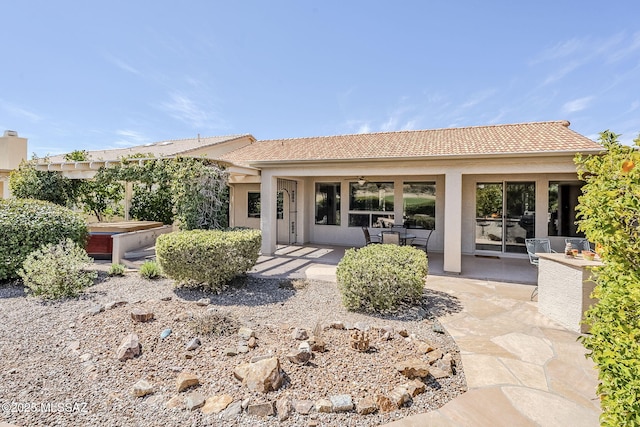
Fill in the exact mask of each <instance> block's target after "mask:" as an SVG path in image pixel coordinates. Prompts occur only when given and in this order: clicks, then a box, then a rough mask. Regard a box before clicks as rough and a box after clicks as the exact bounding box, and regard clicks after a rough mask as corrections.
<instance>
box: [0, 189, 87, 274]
mask: <svg viewBox="0 0 640 427" xmlns="http://www.w3.org/2000/svg"><path fill="white" fill-rule="evenodd" d="M0 236H2V239H0V280H6V279H17V278H18V277H19V276H18V270H19V269H20V268H21V267H22V263H23V262H24V260H25V259H26V258H27V255H29V254H30V253H31V252H33V251H35V250H37V249H40V247H42V246H43V245H46V244H49V243H51V244H57V243H59V242H61V241H63V240H65V239H67V238H69V239H71V240H73V241H74V242H75V243H77V244H78V245H80V246H81V247H84V245H85V243H86V240H87V225H86V223H85V221H84V218H83V217H82V216H81V215H80V214H77V213H75V212H73V211H72V210H71V209H68V208H65V207H63V206H58V205H55V204H53V203H50V202H45V201H42V200H34V199H8V200H0Z"/></svg>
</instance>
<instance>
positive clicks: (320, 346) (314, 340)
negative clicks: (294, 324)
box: [307, 335, 327, 353]
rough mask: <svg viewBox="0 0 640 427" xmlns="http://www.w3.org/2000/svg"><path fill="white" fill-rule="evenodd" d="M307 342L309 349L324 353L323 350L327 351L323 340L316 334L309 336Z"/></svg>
mask: <svg viewBox="0 0 640 427" xmlns="http://www.w3.org/2000/svg"><path fill="white" fill-rule="evenodd" d="M307 343H308V344H309V346H310V347H311V349H310V350H311V351H316V352H318V353H324V352H325V351H327V348H326V345H325V343H324V341H323V340H322V339H321V338H320V337H318V336H316V335H313V336H311V338H309V341H307Z"/></svg>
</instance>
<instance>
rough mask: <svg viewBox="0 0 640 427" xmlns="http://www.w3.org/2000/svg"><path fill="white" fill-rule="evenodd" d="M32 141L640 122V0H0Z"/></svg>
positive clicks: (3, 40) (20, 112) (10, 107)
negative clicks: (550, 123)
mask: <svg viewBox="0 0 640 427" xmlns="http://www.w3.org/2000/svg"><path fill="white" fill-rule="evenodd" d="M0 16H2V21H1V23H0V47H1V50H0V52H1V54H2V60H1V61H0V132H1V131H3V130H5V129H11V130H15V131H18V133H19V135H20V136H23V137H26V138H28V139H29V153H30V154H29V155H30V156H31V153H36V154H37V155H38V156H41V157H42V156H44V155H46V154H58V153H61V152H69V151H72V150H75V149H87V150H92V149H104V148H119V147H124V146H129V145H139V144H145V143H149V142H156V141H162V140H167V139H182V138H192V137H196V135H198V134H200V135H201V136H219V135H231V134H245V133H250V134H252V135H254V136H255V137H256V138H257V139H274V138H293V137H303V136H321V135H335V134H346V133H359V132H379V131H393V130H404V129H433V128H443V127H459V126H476V125H490V124H502V123H522V122H528V121H546V120H569V121H570V122H571V128H572V129H574V130H576V131H577V132H579V133H581V134H583V135H586V136H588V137H590V138H593V139H596V138H597V136H598V133H599V132H601V131H603V130H606V129H610V130H612V131H614V132H616V133H621V134H623V137H622V139H623V141H625V142H628V143H631V140H633V139H634V138H635V137H636V136H638V133H640V2H638V1H637V0H626V1H617V0H609V1H602V0H598V1H593V0H582V1H579V0H575V1H567V0H554V1H549V0H537V1H527V2H525V1H519V0H498V1H493V0H460V1H455V0H451V1H436V0H395V1H392V0H388V1H378V0H366V1H364V0H340V1H337V0H323V1H319V0H317V1H308V0H290V1H281V0H268V1H267V0H243V1H240V0H238V1H233V0H225V1H214V0H185V1H175V0H174V1H167V0H124V1H123V0H109V1H107V0H102V1H100V0H95V1H82V0H76V1H71V0H55V1H52V0H41V1H35V0H19V1H17V0H16V1H9V0H3V1H2V4H1V6H0Z"/></svg>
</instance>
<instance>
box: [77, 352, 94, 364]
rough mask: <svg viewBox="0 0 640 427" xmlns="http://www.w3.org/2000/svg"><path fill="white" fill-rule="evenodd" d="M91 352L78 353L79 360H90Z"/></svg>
mask: <svg viewBox="0 0 640 427" xmlns="http://www.w3.org/2000/svg"><path fill="white" fill-rule="evenodd" d="M91 357H93V356H92V354H91V353H85V354H82V355H80V361H81V362H88V361H89V360H91Z"/></svg>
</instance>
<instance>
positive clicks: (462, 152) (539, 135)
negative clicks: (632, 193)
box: [220, 121, 602, 273]
mask: <svg viewBox="0 0 640 427" xmlns="http://www.w3.org/2000/svg"><path fill="white" fill-rule="evenodd" d="M601 151H602V146H601V145H599V144H597V143H595V142H593V141H592V140H590V139H588V138H586V137H584V136H582V135H580V134H578V133H576V132H574V131H572V130H571V129H570V128H569V122H567V121H553V122H539V123H523V124H508V125H495V126H479V127H467V128H447V129H435V130H417V131H400V132H385V133H370V134H357V135H341V136H327V137H314V138H294V139H282V140H269V141H256V142H254V143H252V144H250V145H247V146H244V147H242V148H240V149H238V150H234V151H231V152H228V153H226V154H224V155H222V156H221V157H220V158H221V159H222V160H225V161H228V162H230V163H232V164H234V165H242V166H246V167H249V168H255V169H259V170H260V175H259V176H248V175H246V176H245V175H241V174H240V175H235V176H232V179H231V186H232V189H233V192H232V204H231V207H232V210H231V223H232V224H234V225H245V226H250V227H258V226H259V227H260V228H261V229H262V231H263V244H262V252H263V253H265V254H270V253H273V252H274V251H275V249H276V245H277V244H279V243H288V244H293V243H297V244H301V243H308V242H310V243H316V244H334V245H345V246H361V245H363V244H364V237H363V233H362V230H361V227H362V226H367V227H370V228H371V230H372V231H374V232H375V228H378V227H381V226H383V225H384V224H389V223H396V224H403V223H407V224H409V226H415V227H418V228H415V229H413V230H412V232H413V233H414V234H415V235H417V236H421V235H425V234H426V233H428V230H427V229H429V228H433V235H432V236H431V240H430V243H429V251H436V252H437V251H441V252H443V253H444V270H445V271H447V272H452V273H459V272H460V271H461V256H462V254H476V255H499V256H526V249H525V246H524V239H525V238H528V237H546V236H549V237H550V238H551V239H552V240H555V241H557V242H558V243H557V244H558V245H560V244H562V245H563V239H564V237H565V236H573V235H575V234H576V228H575V211H574V208H575V206H576V204H577V197H578V195H579V193H580V187H581V183H580V182H579V181H578V179H577V173H576V166H575V164H574V162H573V159H574V156H575V155H576V153H583V154H591V153H598V152H601ZM277 195H280V197H279V198H278V197H276V196H277ZM256 201H259V206H260V210H259V211H257V210H256V209H255V206H256ZM258 216H259V218H258ZM419 227H423V228H419ZM559 242H562V243H559Z"/></svg>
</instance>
